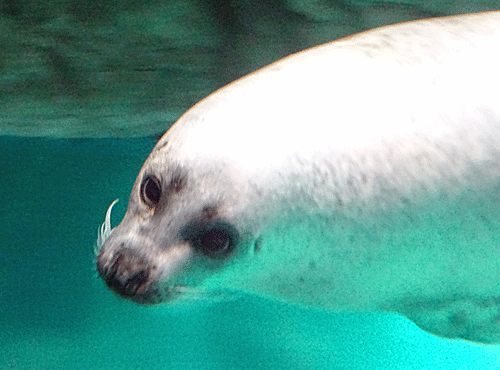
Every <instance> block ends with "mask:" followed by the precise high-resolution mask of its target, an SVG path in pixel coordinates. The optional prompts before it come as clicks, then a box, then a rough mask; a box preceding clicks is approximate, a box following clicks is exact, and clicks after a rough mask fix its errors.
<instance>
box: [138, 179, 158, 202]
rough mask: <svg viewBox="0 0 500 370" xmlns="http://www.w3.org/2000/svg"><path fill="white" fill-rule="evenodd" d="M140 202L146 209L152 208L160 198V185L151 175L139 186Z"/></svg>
mask: <svg viewBox="0 0 500 370" xmlns="http://www.w3.org/2000/svg"><path fill="white" fill-rule="evenodd" d="M140 196H141V200H142V202H143V203H144V204H146V205H147V206H148V207H151V208H154V207H155V206H156V205H157V204H158V203H159V202H160V197H161V183H160V180H158V178H157V177H155V176H153V175H149V176H146V177H145V178H144V179H143V180H142V184H141V193H140Z"/></svg>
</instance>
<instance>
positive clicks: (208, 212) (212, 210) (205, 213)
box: [201, 206, 218, 222]
mask: <svg viewBox="0 0 500 370" xmlns="http://www.w3.org/2000/svg"><path fill="white" fill-rule="evenodd" d="M217 213H218V212H217V207H215V206H205V207H204V208H203V209H202V211H201V218H202V219H203V221H205V222H208V221H212V220H213V219H215V218H216V217H217Z"/></svg>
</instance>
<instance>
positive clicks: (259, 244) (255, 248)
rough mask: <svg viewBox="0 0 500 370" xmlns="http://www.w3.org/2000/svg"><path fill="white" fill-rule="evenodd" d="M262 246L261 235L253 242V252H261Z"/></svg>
mask: <svg viewBox="0 0 500 370" xmlns="http://www.w3.org/2000/svg"><path fill="white" fill-rule="evenodd" d="M261 248H262V239H261V238H260V237H259V238H257V239H255V243H254V244H253V252H254V253H255V254H257V253H259V252H260V250H261Z"/></svg>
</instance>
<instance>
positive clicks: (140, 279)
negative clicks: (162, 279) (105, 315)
mask: <svg viewBox="0 0 500 370" xmlns="http://www.w3.org/2000/svg"><path fill="white" fill-rule="evenodd" d="M155 269H156V267H155V266H152V265H151V264H149V263H148V262H147V261H146V260H145V259H144V258H142V257H141V256H140V255H139V254H138V253H137V252H136V251H134V250H132V249H128V248H125V249H121V250H120V251H118V252H116V253H114V254H113V255H112V256H109V255H108V258H106V257H105V254H103V253H100V254H99V257H98V258H97V271H98V272H99V274H100V275H101V277H102V278H103V280H104V281H105V282H106V284H107V285H108V287H109V288H110V289H111V290H113V291H114V292H116V293H118V294H119V295H121V296H122V297H125V298H129V299H132V300H133V301H136V302H138V303H154V301H155V299H154V298H155V296H157V294H158V292H157V288H156V284H154V283H152V280H151V275H152V274H151V272H152V270H155Z"/></svg>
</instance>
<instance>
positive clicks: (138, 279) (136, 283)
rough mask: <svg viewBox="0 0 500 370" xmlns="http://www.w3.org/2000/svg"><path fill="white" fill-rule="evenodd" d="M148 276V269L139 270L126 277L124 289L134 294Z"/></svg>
mask: <svg viewBox="0 0 500 370" xmlns="http://www.w3.org/2000/svg"><path fill="white" fill-rule="evenodd" d="M148 278H149V270H141V271H139V272H137V273H135V274H134V275H133V276H132V277H130V278H129V279H127V282H126V284H125V291H126V292H130V293H133V294H136V293H137V292H138V291H139V290H140V289H141V287H143V286H144V285H145V284H146V283H147V282H148Z"/></svg>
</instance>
